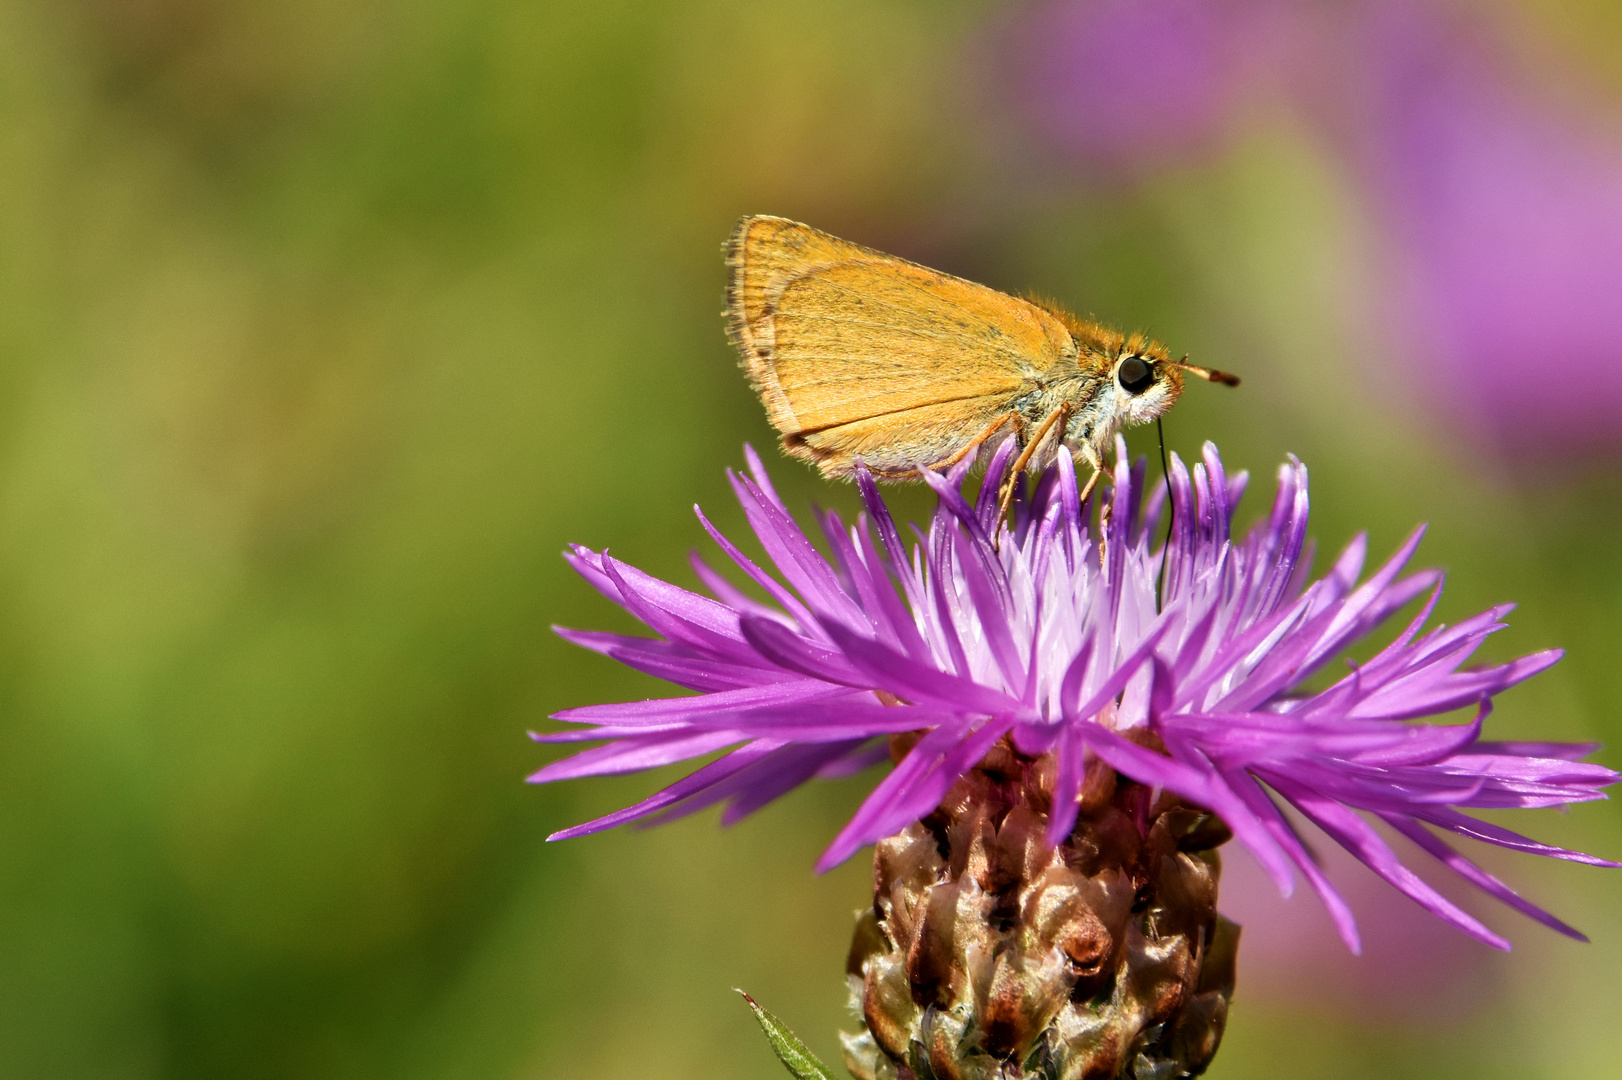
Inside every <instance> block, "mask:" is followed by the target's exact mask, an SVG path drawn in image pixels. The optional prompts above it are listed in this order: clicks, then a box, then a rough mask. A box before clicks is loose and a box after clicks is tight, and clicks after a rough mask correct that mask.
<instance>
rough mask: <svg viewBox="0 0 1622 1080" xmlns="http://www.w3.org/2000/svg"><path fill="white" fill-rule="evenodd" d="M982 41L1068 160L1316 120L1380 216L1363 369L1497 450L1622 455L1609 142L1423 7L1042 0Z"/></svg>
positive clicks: (1011, 89) (1012, 90) (1620, 311)
mask: <svg viewBox="0 0 1622 1080" xmlns="http://www.w3.org/2000/svg"><path fill="white" fill-rule="evenodd" d="M1004 40H1005V42H1006V47H1005V48H1004V49H1002V50H1001V51H1000V52H999V53H998V61H997V63H998V65H999V75H998V79H999V82H1000V83H1001V84H1002V85H1003V86H1004V88H1005V92H1006V94H1007V96H1008V98H1009V100H1010V102H1011V104H1012V107H1013V108H1014V109H1015V110H1016V112H1017V113H1018V114H1019V119H1020V121H1021V123H1022V125H1023V126H1024V127H1026V128H1027V129H1028V130H1029V131H1030V132H1032V134H1033V135H1034V136H1035V137H1036V138H1037V139H1039V140H1040V142H1041V143H1042V145H1043V146H1045V147H1050V148H1053V149H1056V150H1058V151H1060V152H1062V153H1064V154H1067V155H1069V156H1070V158H1071V160H1072V161H1073V162H1075V165H1076V167H1077V168H1078V169H1079V171H1080V172H1082V173H1083V174H1084V175H1089V176H1093V177H1105V178H1108V177H1116V178H1122V179H1130V178H1133V177H1136V176H1138V175H1141V174H1142V173H1144V172H1145V171H1148V170H1150V169H1153V168H1155V167H1159V166H1163V165H1165V164H1167V163H1168V162H1169V161H1172V160H1174V159H1175V158H1178V157H1184V158H1186V157H1188V156H1189V155H1192V154H1196V153H1202V152H1208V151H1211V150H1215V149H1219V148H1220V147H1221V145H1222V143H1223V140H1224V137H1225V136H1226V135H1228V134H1230V133H1231V132H1232V131H1233V130H1234V129H1235V128H1236V127H1237V125H1238V123H1239V121H1241V120H1242V119H1243V118H1244V113H1245V110H1246V108H1247V107H1250V106H1254V105H1256V104H1258V103H1261V102H1266V103H1268V104H1271V105H1273V106H1274V107H1277V106H1279V105H1283V106H1284V107H1286V108H1293V109H1294V110H1296V111H1298V112H1299V113H1301V114H1302V115H1304V116H1307V117H1309V118H1310V119H1312V120H1315V121H1317V122H1318V123H1319V124H1320V125H1321V126H1322V128H1323V130H1324V131H1325V132H1327V133H1328V135H1329V137H1330V139H1331V142H1332V143H1333V144H1334V145H1336V146H1338V147H1339V148H1340V150H1341V153H1342V156H1343V159H1344V161H1345V163H1346V165H1347V167H1348V169H1350V170H1351V171H1352V172H1353V173H1355V174H1356V175H1357V176H1359V177H1361V181H1362V183H1363V185H1364V188H1365V190H1366V193H1367V198H1368V201H1369V205H1370V206H1371V208H1372V209H1373V211H1374V212H1375V213H1376V214H1377V215H1378V216H1379V217H1380V218H1381V219H1382V221H1383V225H1384V227H1383V230H1382V232H1383V236H1384V241H1385V245H1386V251H1385V254H1386V256H1387V258H1388V260H1389V261H1388V265H1387V267H1386V271H1385V273H1384V275H1383V281H1382V283H1381V284H1382V286H1383V288H1384V289H1385V290H1386V293H1387V296H1386V303H1387V305H1388V306H1387V308H1386V313H1388V314H1391V315H1394V316H1396V320H1395V322H1396V325H1397V326H1398V327H1399V328H1400V330H1401V333H1400V334H1394V335H1392V338H1391V340H1390V341H1389V342H1388V343H1387V344H1388V346H1389V347H1390V348H1392V349H1393V351H1400V352H1399V355H1396V356H1394V357H1393V358H1392V363H1391V364H1390V365H1389V366H1386V367H1384V368H1383V369H1382V372H1381V374H1382V375H1384V376H1386V377H1396V378H1400V379H1402V381H1403V385H1404V389H1405V391H1406V390H1407V389H1409V388H1413V389H1417V390H1418V391H1419V392H1420V393H1421V394H1423V395H1424V396H1425V397H1426V398H1427V399H1428V405H1427V408H1429V409H1437V410H1439V411H1440V412H1441V414H1442V415H1444V416H1446V417H1447V418H1448V420H1449V421H1450V422H1451V423H1452V424H1453V425H1454V427H1455V428H1456V429H1457V430H1459V431H1461V432H1462V433H1463V434H1465V435H1466V436H1467V437H1470V438H1471V439H1473V440H1474V441H1475V442H1476V443H1477V444H1478V445H1479V446H1481V447H1483V448H1487V449H1490V450H1493V451H1494V452H1496V453H1497V454H1498V455H1500V456H1501V457H1503V458H1506V459H1510V460H1512V461H1519V460H1526V459H1533V460H1535V459H1539V458H1544V457H1564V456H1568V455H1570V454H1572V453H1596V454H1615V453H1617V452H1619V451H1622V303H1618V302H1617V300H1616V296H1615V294H1616V291H1617V287H1618V283H1619V282H1622V140H1619V139H1618V138H1617V137H1615V135H1614V133H1613V132H1608V131H1605V130H1602V129H1601V128H1600V127H1599V125H1597V124H1596V123H1594V122H1593V120H1592V118H1590V117H1587V116H1584V115H1582V113H1581V112H1580V110H1578V109H1576V108H1574V107H1572V106H1571V105H1570V104H1569V103H1560V102H1556V101H1555V100H1553V99H1552V97H1550V96H1548V95H1543V94H1540V93H1538V92H1537V91H1535V90H1534V89H1533V88H1532V87H1529V86H1527V85H1525V82H1524V80H1523V79H1520V78H1518V77H1517V76H1516V75H1515V74H1513V73H1512V72H1511V66H1510V65H1509V64H1508V63H1507V62H1506V61H1505V59H1504V57H1503V56H1502V55H1501V52H1502V50H1501V49H1500V48H1499V47H1498V45H1497V43H1496V42H1495V41H1494V39H1493V38H1492V36H1491V35H1490V34H1489V33H1488V32H1487V31H1486V30H1485V29H1484V28H1483V27H1481V26H1479V25H1476V24H1475V23H1474V22H1472V21H1470V20H1468V19H1467V18H1466V17H1465V16H1464V15H1463V14H1462V13H1459V12H1456V11H1454V10H1453V9H1452V8H1451V6H1450V5H1447V4H1444V3H1442V2H1440V0H1401V2H1397V0H1354V2H1352V3H1348V4H1340V5H1298V4H1284V3H1278V2H1275V0H1214V2H1212V3H1196V2H1192V0H1171V2H1155V0H1058V2H1053V3H1048V4H1043V5H1039V6H1037V7H1035V8H1032V9H1030V10H1029V11H1028V12H1026V13H1023V14H1022V15H1021V17H1020V21H1019V22H1018V23H1016V24H1015V25H1014V26H1012V27H1011V28H1010V30H1009V32H1008V33H1007V35H1006V37H1005V39H1004Z"/></svg>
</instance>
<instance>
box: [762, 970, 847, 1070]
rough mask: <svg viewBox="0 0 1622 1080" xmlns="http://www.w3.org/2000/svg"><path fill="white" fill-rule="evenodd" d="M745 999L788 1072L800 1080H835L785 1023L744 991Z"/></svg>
mask: <svg viewBox="0 0 1622 1080" xmlns="http://www.w3.org/2000/svg"><path fill="white" fill-rule="evenodd" d="M738 993H740V994H743V999H744V1000H745V1001H747V1002H748V1003H749V1007H750V1008H751V1009H753V1010H755V1019H756V1020H759V1021H760V1029H761V1030H762V1031H764V1032H765V1033H766V1038H767V1040H768V1041H769V1042H770V1043H771V1044H772V1049H773V1050H775V1051H777V1060H778V1061H781V1062H782V1063H783V1065H784V1066H785V1067H787V1069H788V1071H789V1072H791V1073H793V1074H794V1075H795V1076H796V1077H798V1078H799V1080H834V1075H833V1073H831V1072H829V1071H828V1067H827V1066H826V1065H824V1064H823V1063H822V1062H820V1061H818V1060H817V1056H816V1055H815V1054H813V1053H812V1052H811V1051H810V1050H809V1049H807V1048H806V1045H805V1043H803V1042H801V1041H800V1040H799V1039H796V1038H795V1037H794V1032H792V1031H790V1030H789V1029H788V1028H786V1027H784V1026H783V1022H782V1021H781V1020H779V1019H778V1018H777V1017H775V1016H773V1015H772V1014H771V1013H769V1012H767V1011H766V1010H765V1009H762V1008H761V1007H760V1004H759V1003H758V1002H757V1001H755V999H754V998H752V997H750V996H749V995H748V994H744V993H743V991H742V990H739V991H738Z"/></svg>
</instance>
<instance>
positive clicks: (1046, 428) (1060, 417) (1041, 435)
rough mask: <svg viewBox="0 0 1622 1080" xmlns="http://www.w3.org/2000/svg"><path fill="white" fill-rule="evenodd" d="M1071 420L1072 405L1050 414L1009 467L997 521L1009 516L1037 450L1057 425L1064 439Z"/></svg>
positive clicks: (998, 505) (998, 495) (1003, 484)
mask: <svg viewBox="0 0 1622 1080" xmlns="http://www.w3.org/2000/svg"><path fill="white" fill-rule="evenodd" d="M1069 420H1070V403H1069V402H1065V403H1064V404H1062V405H1060V406H1059V407H1058V408H1057V409H1054V410H1053V411H1052V412H1050V413H1048V415H1047V419H1045V420H1043V421H1042V423H1041V425H1040V426H1039V427H1037V429H1036V434H1034V435H1032V436H1031V441H1030V442H1028V443H1026V444H1025V449H1024V450H1021V451H1020V453H1019V457H1017V458H1015V459H1014V463H1013V464H1012V465H1010V466H1009V467H1008V473H1007V475H1005V476H1004V477H1003V478H1002V489H1001V490H1000V491H998V492H997V520H999V521H1001V520H1002V519H1003V518H1004V517H1005V516H1007V514H1008V507H1009V505H1010V504H1011V503H1013V501H1014V489H1015V488H1016V487H1017V486H1018V485H1019V479H1020V477H1021V476H1023V475H1024V473H1025V467H1026V466H1027V465H1029V464H1030V463H1031V458H1033V457H1035V456H1036V452H1037V450H1039V449H1040V448H1041V446H1042V440H1043V439H1046V438H1047V437H1048V432H1050V431H1052V430H1053V428H1054V426H1055V425H1057V426H1058V428H1059V434H1060V437H1061V438H1062V437H1063V435H1064V427H1065V424H1066V423H1067V422H1068V421H1069ZM1094 475H1095V476H1096V475H1097V474H1096V473H1095V474H1094Z"/></svg>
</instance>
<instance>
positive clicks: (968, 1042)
mask: <svg viewBox="0 0 1622 1080" xmlns="http://www.w3.org/2000/svg"><path fill="white" fill-rule="evenodd" d="M892 741H893V750H892V753H894V754H896V755H898V756H900V755H904V753H905V752H906V750H908V749H910V747H911V744H912V743H915V742H916V741H917V737H916V736H898V737H896V738H895V739H894V740H892ZM1056 767H1057V766H1056V761H1055V757H1054V755H1052V754H1046V755H1043V756H1042V757H1039V758H1031V757H1028V756H1026V755H1023V754H1020V753H1019V752H1018V751H1017V750H1016V749H1015V748H1014V747H1013V745H1012V744H1011V743H1010V742H1009V741H1008V740H1004V741H1002V742H1000V743H998V744H997V746H996V747H994V748H993V749H992V751H991V753H990V754H988V755H987V756H986V758H985V759H984V760H983V761H981V762H980V764H979V765H978V766H977V767H976V768H975V769H973V770H972V771H970V772H969V773H967V774H965V775H964V776H963V777H962V778H961V779H959V780H958V781H957V783H956V784H954V785H953V786H952V789H951V790H950V791H949V792H948V793H947V796H946V798H945V800H944V801H943V802H942V803H941V805H940V807H939V808H938V809H937V810H936V811H935V812H934V813H932V814H930V815H929V816H928V817H926V818H925V819H924V820H922V821H919V822H916V823H914V824H912V825H909V826H908V827H907V828H906V829H903V830H902V831H901V832H900V833H897V834H896V835H894V836H891V837H888V838H886V839H884V840H881V841H879V843H878V844H877V846H876V848H875V850H874V854H873V906H872V907H871V908H869V909H867V910H865V911H863V912H861V913H860V914H859V915H858V920H857V928H856V935H855V939H854V940H853V941H852V943H851V951H850V958H849V962H848V964H847V973H848V975H849V978H850V984H851V995H852V1006H853V1008H855V1009H856V1010H857V1011H858V1012H860V1014H861V1016H862V1019H863V1020H864V1022H865V1024H866V1028H867V1030H866V1031H864V1032H862V1033H860V1034H859V1035H848V1034H847V1035H845V1036H843V1041H844V1044H845V1065H846V1067H847V1068H848V1069H850V1071H851V1073H852V1075H854V1076H856V1077H857V1078H858V1080H923V1078H927V1077H933V1078H935V1080H1001V1078H1004V1077H1008V1078H1013V1077H1024V1078H1029V1080H1038V1078H1040V1080H1082V1078H1088V1080H1091V1078H1109V1077H1116V1076H1131V1077H1137V1078H1143V1080H1147V1078H1155V1080H1161V1078H1166V1077H1177V1076H1189V1075H1195V1074H1197V1073H1199V1072H1201V1071H1203V1070H1204V1068H1205V1066H1206V1064H1207V1063H1208V1062H1209V1061H1210V1060H1211V1057H1212V1055H1213V1054H1215V1053H1216V1048H1217V1044H1218V1042H1220V1041H1221V1038H1222V1028H1223V1024H1224V1023H1225V1022H1226V1020H1227V1016H1228V999H1229V998H1230V997H1231V996H1232V994H1233V987H1234V957H1235V949H1236V946H1237V945H1238V941H1239V927H1238V926H1237V925H1235V924H1234V923H1232V922H1229V921H1228V920H1227V919H1224V918H1223V917H1222V916H1221V915H1219V914H1218V913H1217V910H1216V900H1217V877H1218V875H1219V874H1220V872H1221V863H1220V861H1219V860H1218V858H1217V853H1216V850H1215V849H1216V847H1217V845H1219V844H1221V843H1223V842H1224V841H1226V840H1227V839H1229V837H1230V836H1231V834H1230V833H1229V832H1228V830H1227V827H1226V826H1224V825H1223V824H1222V822H1221V821H1220V820H1218V819H1217V818H1216V817H1215V816H1214V815H1212V814H1210V813H1209V812H1207V811H1205V810H1203V809H1200V808H1199V807H1196V806H1193V805H1191V804H1189V803H1187V802H1185V801H1184V800H1182V799H1180V798H1178V797H1177V796H1175V795H1173V794H1171V793H1169V792H1160V793H1159V794H1156V793H1155V792H1154V791H1152V790H1151V789H1150V788H1147V787H1145V786H1143V785H1141V784H1138V783H1134V782H1133V781H1131V780H1128V779H1125V778H1123V777H1120V776H1119V775H1118V774H1117V773H1116V772H1115V770H1114V769H1112V768H1110V767H1109V766H1107V765H1105V764H1104V763H1103V762H1102V761H1101V760H1099V759H1097V758H1094V759H1093V760H1092V761H1091V762H1090V763H1089V765H1088V766H1087V769H1086V773H1085V777H1084V781H1083V784H1082V788H1081V793H1080V798H1079V804H1080V805H1079V812H1078V814H1077V819H1076V824H1075V827H1074V828H1073V829H1072V830H1071V833H1070V835H1069V837H1068V838H1067V839H1066V840H1065V841H1064V842H1063V843H1062V844H1060V845H1059V846H1057V847H1053V846H1050V845H1049V844H1048V842H1047V830H1048V823H1049V811H1050V810H1051V807H1052V799H1053V782H1054V779H1055V770H1056Z"/></svg>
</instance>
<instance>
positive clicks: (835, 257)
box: [729, 217, 1074, 473]
mask: <svg viewBox="0 0 1622 1080" xmlns="http://www.w3.org/2000/svg"><path fill="white" fill-rule="evenodd" d="M729 254H730V258H729V262H730V263H731V266H732V275H733V279H732V289H731V312H730V314H731V318H732V332H733V336H734V338H735V340H736V342H737V344H738V346H739V348H740V350H741V351H742V353H743V358H744V364H745V367H746V368H747V369H748V371H749V374H750V377H751V380H752V381H753V382H754V384H755V387H756V389H757V390H759V391H760V394H761V397H762V398H763V399H764V401H765V402H766V407H767V413H768V415H769V417H770V418H771V421H772V423H773V425H774V426H776V427H777V429H778V430H779V431H780V432H782V434H783V436H784V445H785V448H786V449H788V450H789V451H790V452H791V453H797V454H800V455H801V456H806V457H810V458H812V459H813V460H815V461H817V462H818V463H819V464H820V465H821V466H822V468H823V470H824V471H825V472H828V473H846V472H849V471H850V470H851V469H852V468H853V467H854V458H855V457H856V456H857V455H860V456H861V457H863V458H864V459H865V460H866V461H867V462H868V463H869V464H870V465H873V466H875V467H878V468H890V469H894V468H897V467H908V468H916V467H919V466H923V465H928V464H931V463H933V462H934V461H936V460H939V459H941V458H944V457H947V456H949V455H950V454H952V453H953V452H954V451H955V450H956V449H958V448H959V447H962V446H965V445H967V444H968V442H969V441H970V440H972V439H973V438H974V437H975V435H976V434H977V433H978V432H979V431H980V430H981V429H982V428H984V426H985V425H986V424H987V423H989V422H990V421H991V420H993V419H995V418H996V417H997V416H999V415H1005V414H1006V413H1007V411H1008V408H1009V403H1010V402H1011V401H1012V400H1013V399H1014V398H1015V397H1017V396H1018V395H1019V394H1020V393H1021V392H1022V390H1023V389H1025V388H1027V387H1029V386H1031V385H1033V384H1034V382H1035V380H1036V379H1038V378H1039V377H1040V376H1041V375H1042V374H1043V373H1044V372H1046V371H1049V370H1050V369H1051V368H1052V367H1053V365H1055V364H1056V363H1059V362H1060V361H1061V360H1062V359H1065V358H1066V357H1070V358H1073V351H1074V346H1073V344H1072V342H1071V337H1070V334H1069V333H1068V332H1067V331H1066V330H1065V328H1064V326H1063V325H1062V324H1061V323H1060V322H1059V321H1058V320H1057V319H1055V318H1054V317H1053V316H1052V315H1051V314H1049V313H1048V312H1046V311H1044V310H1042V309H1041V308H1038V307H1036V306H1035V305H1033V304H1030V303H1028V302H1026V301H1024V300H1019V299H1017V298H1015V297H1012V296H1008V295H1006V294H1004V293H1000V292H997V291H996V290H994V289H989V288H986V287H985V286H983V285H976V284H974V283H973V282H969V281H964V280H962V279H961V278H955V277H952V276H951V275H948V274H942V273H939V272H937V271H934V270H929V269H927V268H925V267H921V266H918V265H916V264H914V263H910V262H907V261H906V260H903V259H897V258H893V257H891V256H888V255H882V254H880V253H878V252H875V251H871V250H869V249H867V248H863V247H860V246H858V245H856V244H850V243H847V242H845V241H843V240H838V239H836V238H834V237H831V236H828V235H827V234H825V233H820V232H818V231H816V230H815V229H811V228H809V227H807V226H804V225H799V224H797V223H794V222H789V221H785V220H783V219H781V218H760V217H757V218H746V219H745V220H744V221H743V222H741V223H740V225H739V228H738V231H737V233H736V234H735V235H734V238H733V243H732V248H731V251H730V253H729Z"/></svg>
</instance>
